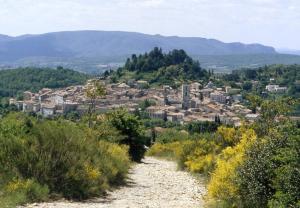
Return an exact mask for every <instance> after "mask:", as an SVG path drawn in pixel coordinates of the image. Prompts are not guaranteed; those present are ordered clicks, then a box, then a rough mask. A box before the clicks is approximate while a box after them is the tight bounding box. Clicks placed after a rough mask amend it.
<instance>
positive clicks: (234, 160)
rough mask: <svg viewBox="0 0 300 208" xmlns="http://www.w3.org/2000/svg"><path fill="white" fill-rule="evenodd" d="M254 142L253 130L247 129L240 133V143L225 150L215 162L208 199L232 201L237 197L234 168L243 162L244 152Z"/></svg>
mask: <svg viewBox="0 0 300 208" xmlns="http://www.w3.org/2000/svg"><path fill="white" fill-rule="evenodd" d="M255 140H256V134H255V132H254V130H252V129H248V130H245V129H244V130H243V132H241V138H240V142H239V143H238V144H237V145H235V146H233V147H227V148H225V149H224V150H223V151H222V153H221V154H220V156H219V157H218V159H217V161H216V169H215V171H214V172H213V173H212V177H211V180H210V182H209V184H208V196H209V198H215V199H223V200H227V201H228V200H229V201H230V200H233V199H234V198H235V197H237V196H238V186H237V185H236V178H237V174H236V168H237V167H239V166H240V165H241V164H242V163H243V162H244V160H245V157H244V156H245V151H246V150H247V148H249V147H250V146H251V145H252V144H253V143H254V141H255Z"/></svg>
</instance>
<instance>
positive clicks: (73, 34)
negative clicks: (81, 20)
mask: <svg viewBox="0 0 300 208" xmlns="http://www.w3.org/2000/svg"><path fill="white" fill-rule="evenodd" d="M0 40H1V42H0V61H2V62H3V61H17V60H19V59H24V58H28V57H66V58H76V57H85V58H90V57H102V56H124V55H125V56H126V55H130V54H133V53H136V54H140V53H144V52H147V51H149V50H151V49H153V48H154V47H161V48H162V49H163V50H164V51H170V50H173V49H184V50H185V51H187V53H189V54H194V55H229V54H259V53H262V54H275V53H276V51H275V49H274V48H273V47H270V46H265V45H262V44H257V43H256V44H243V43H239V42H233V43H224V42H222V41H219V40H216V39H206V38H201V37H178V36H162V35H148V34H144V33H137V32H122V31H95V30H81V31H62V32H52V33H44V34H39V35H29V34H28V35H22V36H16V37H11V36H4V35H0Z"/></svg>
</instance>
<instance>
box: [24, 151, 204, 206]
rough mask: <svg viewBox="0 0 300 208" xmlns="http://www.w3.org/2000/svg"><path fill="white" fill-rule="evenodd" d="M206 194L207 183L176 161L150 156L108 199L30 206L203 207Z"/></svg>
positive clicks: (137, 166)
mask: <svg viewBox="0 0 300 208" xmlns="http://www.w3.org/2000/svg"><path fill="white" fill-rule="evenodd" d="M204 194H205V187H204V185H203V184H201V183H199V182H198V181H197V180H195V179H194V178H193V177H192V176H191V175H189V173H187V172H183V171H177V168H176V164H175V163H174V162H172V161H166V160H158V159H155V158H152V157H146V158H145V159H144V160H143V163H140V164H137V165H135V166H134V167H133V168H132V170H131V172H130V174H129V180H128V185H127V186H124V187H121V188H120V189H117V190H114V191H113V192H111V193H109V194H108V196H107V197H106V198H99V199H94V200H90V201H87V202H82V203H78V202H65V201H62V202H53V203H42V204H33V205H30V206H28V208H32V207H34V208H168V207H170V208H182V207H184V208H196V207H197V208H201V207H203V201H202V196H203V195H204Z"/></svg>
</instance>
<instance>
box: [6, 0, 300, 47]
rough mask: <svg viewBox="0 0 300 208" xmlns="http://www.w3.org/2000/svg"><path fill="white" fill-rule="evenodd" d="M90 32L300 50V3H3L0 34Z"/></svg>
mask: <svg viewBox="0 0 300 208" xmlns="http://www.w3.org/2000/svg"><path fill="white" fill-rule="evenodd" d="M86 29H91V30H120V31H136V32H143V33H149V34H162V35H177V36H196V37H206V38H215V39H219V40H222V41H225V42H233V41H241V42H245V43H257V42H258V43H263V44H267V45H271V46H274V47H277V48H281V47H286V48H292V49H300V0H0V34H8V35H20V34H28V33H30V34H36V33H45V32H53V31H62V30H64V31H65V30H86Z"/></svg>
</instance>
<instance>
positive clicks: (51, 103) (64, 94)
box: [10, 86, 86, 117]
mask: <svg viewBox="0 0 300 208" xmlns="http://www.w3.org/2000/svg"><path fill="white" fill-rule="evenodd" d="M84 103H86V98H85V95H84V87H83V86H72V87H67V88H64V89H59V90H53V89H49V88H44V89H42V90H40V91H39V92H37V93H32V92H29V91H26V92H24V93H23V100H22V101H17V100H16V99H13V98H12V99H10V104H11V105H12V104H14V105H16V106H17V108H18V109H19V110H21V111H23V112H26V113H37V114H41V115H43V116H44V117H52V116H54V115H61V114H66V113H69V112H71V111H81V112H83V111H84V108H85V107H84Z"/></svg>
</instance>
